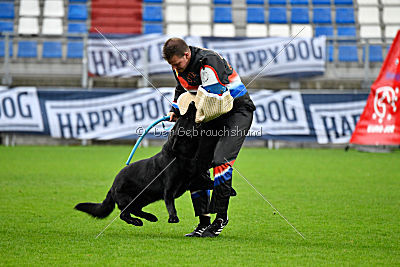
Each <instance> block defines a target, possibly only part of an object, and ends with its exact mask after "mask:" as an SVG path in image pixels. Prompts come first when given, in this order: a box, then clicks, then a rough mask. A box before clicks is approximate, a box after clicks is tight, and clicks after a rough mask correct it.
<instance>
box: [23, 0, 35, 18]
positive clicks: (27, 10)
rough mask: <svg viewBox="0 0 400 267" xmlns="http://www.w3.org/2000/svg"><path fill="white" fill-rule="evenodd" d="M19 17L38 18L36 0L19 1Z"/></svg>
mask: <svg viewBox="0 0 400 267" xmlns="http://www.w3.org/2000/svg"><path fill="white" fill-rule="evenodd" d="M19 15H20V16H31V17H38V16H39V15H40V9H39V1H38V0H21V4H20V6H19Z"/></svg>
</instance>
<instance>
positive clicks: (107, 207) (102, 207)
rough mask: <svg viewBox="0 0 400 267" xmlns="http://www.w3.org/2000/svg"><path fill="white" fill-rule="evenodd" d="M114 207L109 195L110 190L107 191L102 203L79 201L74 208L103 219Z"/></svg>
mask: <svg viewBox="0 0 400 267" xmlns="http://www.w3.org/2000/svg"><path fill="white" fill-rule="evenodd" d="M114 208H115V201H114V199H113V198H112V196H111V190H110V191H108V193H107V197H106V199H104V200H103V202H102V203H79V204H78V205H76V206H75V209H77V210H80V211H83V212H86V213H88V214H90V215H92V216H93V217H95V218H100V219H103V218H105V217H107V216H108V215H110V213H111V212H112V211H113V210H114Z"/></svg>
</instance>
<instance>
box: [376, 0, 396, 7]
mask: <svg viewBox="0 0 400 267" xmlns="http://www.w3.org/2000/svg"><path fill="white" fill-rule="evenodd" d="M381 1H382V4H383V5H397V6H398V5H399V4H400V2H399V0H381Z"/></svg>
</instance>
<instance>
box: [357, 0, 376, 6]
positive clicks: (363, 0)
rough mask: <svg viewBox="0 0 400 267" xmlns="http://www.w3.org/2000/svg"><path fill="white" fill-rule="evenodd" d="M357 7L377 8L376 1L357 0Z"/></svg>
mask: <svg viewBox="0 0 400 267" xmlns="http://www.w3.org/2000/svg"><path fill="white" fill-rule="evenodd" d="M357 3H358V5H359V6H363V5H375V6H378V0H357Z"/></svg>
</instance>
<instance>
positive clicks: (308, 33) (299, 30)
mask: <svg viewBox="0 0 400 267" xmlns="http://www.w3.org/2000/svg"><path fill="white" fill-rule="evenodd" d="M296 35H297V36H296ZM291 36H292V37H295V36H296V37H313V29H312V27H311V25H308V24H292V26H291Z"/></svg>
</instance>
